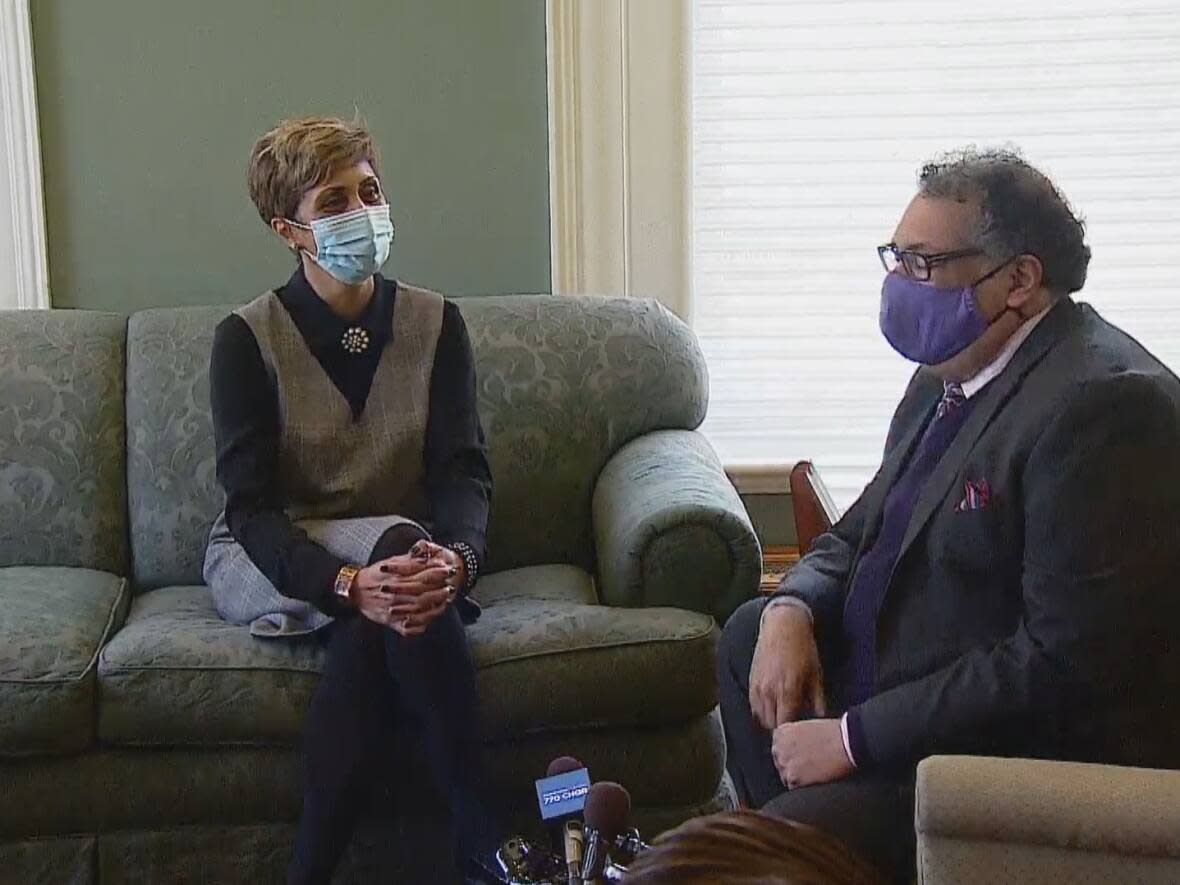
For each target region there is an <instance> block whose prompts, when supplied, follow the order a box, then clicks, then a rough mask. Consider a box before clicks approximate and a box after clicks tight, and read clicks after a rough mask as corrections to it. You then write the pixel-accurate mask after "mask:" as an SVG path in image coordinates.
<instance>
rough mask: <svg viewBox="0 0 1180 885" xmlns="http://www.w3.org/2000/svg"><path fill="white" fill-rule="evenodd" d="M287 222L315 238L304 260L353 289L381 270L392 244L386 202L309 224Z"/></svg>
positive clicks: (390, 224)
mask: <svg viewBox="0 0 1180 885" xmlns="http://www.w3.org/2000/svg"><path fill="white" fill-rule="evenodd" d="M287 222H288V223H289V224H291V225H293V226H294V227H299V228H303V229H304V230H310V231H311V233H312V236H314V237H315V249H316V254H315V255H312V254H311V253H310V252H306V253H305V254H306V255H307V257H308V258H310V259H311V260H312V261H314V262H315V263H316V264H318V265H319V266H320V267H322V268H323V269H324V270H325V271H326V272H327V273H329V274H331V275H332V276H333V277H335V278H336V279H338V280H339V281H340V282H342V283H348V284H349V285H353V286H355V285H356V284H357V283H363V282H364V281H365V280H367V279H368V278H369V277H371V276H372V275H373V274H375V273H376V272H377V271H378V270H380V269H381V265H383V264H384V263H385V259H387V258H388V257H389V247H390V246H391V245H392V244H393V234H394V227H393V220H392V219H391V218H390V217H389V204H388V203H382V204H381V205H380V206H363V207H361V208H360V209H355V210H353V211H352V212H344V213H342V214H340V215H329V216H328V217H327V218H317V219H315V220H314V221H313V222H312V223H311V224H300V223H299V222H298V221H291V220H290V219H287Z"/></svg>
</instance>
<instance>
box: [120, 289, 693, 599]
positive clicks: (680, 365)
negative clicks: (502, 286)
mask: <svg viewBox="0 0 1180 885" xmlns="http://www.w3.org/2000/svg"><path fill="white" fill-rule="evenodd" d="M457 303H458V304H459V307H460V309H461V311H462V313H463V316H464V319H465V321H466V323H467V328H468V331H469V333H470V335H471V341H472V346H473V348H474V350H475V358H476V371H477V375H478V383H479V410H480V416H481V419H482V421H483V426H484V430H485V432H486V434H487V437H488V447H489V453H490V457H491V461H492V476H493V481H494V486H495V488H494V491H493V494H492V516H491V522H490V538H489V545H490V554H491V564H490V569H491V570H493V571H498V570H501V569H505V568H514V567H517V566H524V565H535V564H540V563H549V562H564V563H573V564H576V565H580V566H582V567H584V568H587V569H590V568H592V565H593V561H594V559H593V543H592V533H591V525H590V498H591V494H592V492H593V489H594V483H595V481H596V479H597V477H598V474H599V471H600V470H601V469H602V467H603V465H604V464H605V463H606V461H607V460H608V459H609V458H610V456H611V455H612V454H613V453H614V452H615V451H616V450H617V449H618V448H619V447H620V446H622V445H623V444H624V443H626V442H628V441H629V440H631V439H633V438H635V437H636V436H639V435H640V434H643V433H646V432H649V431H652V430H660V429H668V428H694V427H696V426H697V425H698V424H700V422H701V421H702V420H703V418H704V414H705V407H706V402H707V381H706V375H705V367H704V360H703V358H702V356H701V353H700V350H699V349H698V347H697V344H696V340H695V338H694V337H693V335H692V333H691V332H690V331H689V330H688V328H687V327H686V326H685V325H684V324H683V323H681V322H680V321H679V320H677V319H676V318H675V317H674V316H673V315H672V314H670V313H669V312H668V311H667V310H665V309H664V308H663V307H661V306H660V305H659V304H657V303H656V302H654V301H647V300H640V299H623V298H599V297H593V296H581V297H567V296H552V295H506V296H484V297H472V298H460V299H457ZM229 310H230V308H228V307H209V308H173V309H164V310H150V311H144V312H142V313H138V314H135V315H134V316H133V317H132V318H131V322H130V324H129V327H128V356H127V358H128V367H127V471H128V497H129V508H130V520H131V548H132V563H133V570H134V577H135V581H136V585H137V587H138V588H139V589H146V588H152V587H159V586H164V585H168V584H194V583H200V582H201V564H202V561H203V558H204V550H205V541H206V536H207V534H208V531H209V526H210V525H211V523H212V522H213V519H214V518H215V517H216V515H217V512H218V510H219V509H220V508H221V507H222V503H223V497H222V493H221V491H220V488H219V487H218V485H217V478H216V465H215V455H214V445H213V428H212V422H211V419H210V414H209V351H210V347H211V345H212V339H213V329H214V327H215V326H216V325H217V323H218V322H219V321H220V319H221V318H222V317H224V316H225V315H226V314H227V313H228V312H229Z"/></svg>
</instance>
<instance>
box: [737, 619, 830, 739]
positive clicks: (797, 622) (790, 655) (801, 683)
mask: <svg viewBox="0 0 1180 885" xmlns="http://www.w3.org/2000/svg"><path fill="white" fill-rule="evenodd" d="M750 712H752V713H753V714H754V718H755V719H756V720H757V721H758V723H759V724H760V725H761V726H762V727H763V728H765V729H766V730H767V731H774V729H775V728H776V727H777V726H779V725H782V724H783V723H784V722H794V721H795V720H796V719H798V718H799V717H800V716H802V715H803V714H804V713H807V712H811V713H813V714H814V715H816V716H824V715H826V714H827V708H826V705H825V703H824V675H823V669H822V668H821V667H820V662H819V649H818V648H817V647H816V645H815V633H814V631H813V630H812V627H811V619H810V618H809V617H808V616H807V612H806V611H804V610H803V609H801V608H799V607H798V606H795V605H780V606H776V607H775V608H773V609H771V610H770V611H768V612H767V613H766V618H765V619H764V620H763V622H762V631H761V632H760V633H759V634H758V644H757V645H756V646H755V647H754V660H753V661H752V662H751V664H750Z"/></svg>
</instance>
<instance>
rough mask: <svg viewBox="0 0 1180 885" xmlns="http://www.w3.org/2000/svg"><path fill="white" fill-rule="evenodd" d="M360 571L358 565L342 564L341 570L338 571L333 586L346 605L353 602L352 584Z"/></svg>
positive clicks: (333, 590) (337, 595) (335, 592)
mask: <svg viewBox="0 0 1180 885" xmlns="http://www.w3.org/2000/svg"><path fill="white" fill-rule="evenodd" d="M360 571H361V570H360V568H359V567H358V566H355V565H345V566H341V568H340V571H338V572H337V573H336V583H335V585H334V586H333V587H332V592H333V593H334V594H335V595H336V597H337V598H338V599H340V600H341V601H342V602H343V603H344V604H345V605H349V604H351V603H352V584H353V581H355V580H356V576H357V575H358V574H360Z"/></svg>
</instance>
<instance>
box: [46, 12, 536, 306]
mask: <svg viewBox="0 0 1180 885" xmlns="http://www.w3.org/2000/svg"><path fill="white" fill-rule="evenodd" d="M31 5H32V11H33V42H34V52H35V58H36V67H37V89H38V101H39V104H40V123H41V143H42V153H43V159H44V170H45V200H46V212H47V216H48V226H49V264H50V282H51V293H52V298H53V304H54V306H56V307H84V308H96V309H103V310H117V311H131V310H136V309H139V308H142V307H148V306H157V305H179V304H212V303H227V302H241V301H245V300H247V299H248V298H251V297H253V296H254V295H256V294H258V293H259V292H262V291H263V290H265V289H267V288H270V287H272V286H274V285H276V284H278V283H280V282H282V281H283V280H285V279H286V277H287V275H288V274H289V273H290V269H291V267H292V262H291V259H290V256H289V255H288V253H287V252H286V251H285V250H284V249H283V248H282V247H281V244H280V243H279V242H278V241H277V240H276V239H275V238H274V237H273V236H272V235H271V234H270V233H269V230H268V229H267V228H266V227H265V226H264V225H263V224H262V222H261V220H260V219H259V218H258V215H257V213H256V212H255V210H254V207H253V205H252V204H251V203H250V199H249V196H248V195H247V193H246V184H245V169H246V162H247V159H248V156H249V151H250V147H251V145H252V144H253V142H254V139H255V138H256V137H257V136H258V135H260V134H261V133H262V132H263V131H264V130H265V129H267V128H268V127H269V126H270V125H271V124H272V123H274V122H275V121H276V120H278V119H281V118H282V117H285V116H291V115H296V114H306V113H332V114H337V115H341V116H346V117H351V116H353V114H354V113H355V112H356V111H359V112H360V114H361V115H362V117H363V118H364V119H365V120H366V121H367V122H368V124H369V126H370V127H371V129H372V130H373V132H374V134H375V136H376V138H377V142H378V145H379V147H380V149H381V153H382V173H383V177H384V179H385V186H386V190H387V192H388V194H389V197H390V202H391V203H392V204H393V215H394V219H395V221H396V222H397V227H398V236H397V241H396V242H395V244H394V247H393V253H392V257H391V259H390V262H389V263H388V264H387V265H386V272H387V273H389V274H390V275H396V276H398V277H400V278H403V279H407V280H412V281H414V282H417V283H420V284H423V285H427V286H431V287H433V288H437V289H440V290H442V291H443V292H446V293H451V294H479V293H497V292H538V291H546V292H547V291H549V288H550V282H549V279H550V277H549V198H548V147H547V137H548V136H547V127H546V92H545V11H544V3H543V2H542V0H347V2H341V3H330V2H323V0H319V2H312V0H287V2H283V0H200V2H180V0H100V2H93V0H34V2H33V3H32V4H31Z"/></svg>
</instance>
